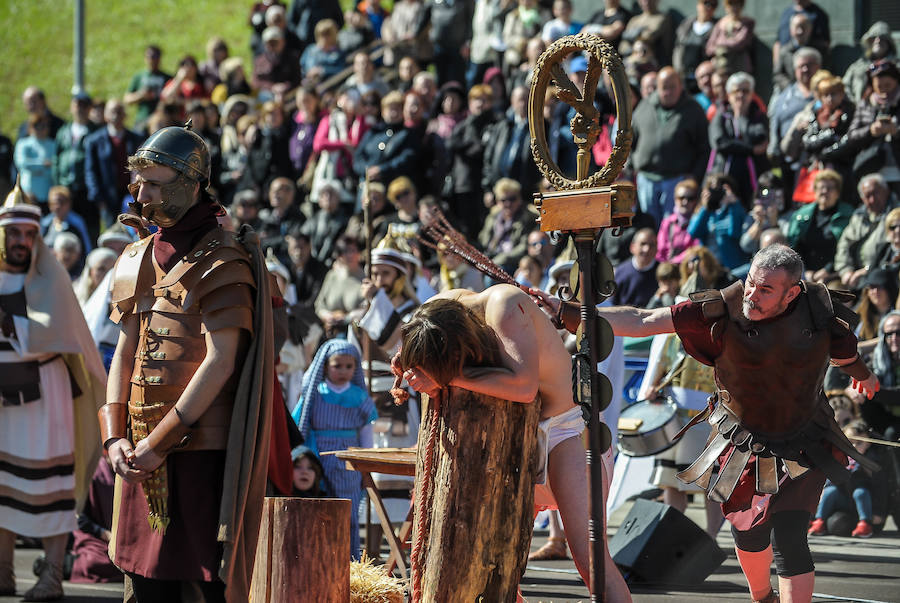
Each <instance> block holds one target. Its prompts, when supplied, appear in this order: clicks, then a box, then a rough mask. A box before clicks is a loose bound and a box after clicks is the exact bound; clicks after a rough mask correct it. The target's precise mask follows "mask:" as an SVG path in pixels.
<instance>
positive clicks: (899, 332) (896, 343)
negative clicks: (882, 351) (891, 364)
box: [884, 316, 900, 359]
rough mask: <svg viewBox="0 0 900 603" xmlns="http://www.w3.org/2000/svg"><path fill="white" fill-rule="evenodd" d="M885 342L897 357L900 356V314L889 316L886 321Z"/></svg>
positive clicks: (892, 354)
mask: <svg viewBox="0 0 900 603" xmlns="http://www.w3.org/2000/svg"><path fill="white" fill-rule="evenodd" d="M884 342H885V343H886V344H887V347H888V349H889V350H890V351H891V356H893V357H894V358H895V359H896V358H898V357H900V316H889V317H888V319H887V320H885V321H884Z"/></svg>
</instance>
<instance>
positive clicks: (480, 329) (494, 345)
mask: <svg viewBox="0 0 900 603" xmlns="http://www.w3.org/2000/svg"><path fill="white" fill-rule="evenodd" d="M401 332H402V333H403V345H402V347H401V348H400V358H399V363H400V366H401V368H403V370H406V369H409V368H413V367H421V368H422V369H423V370H424V371H425V372H427V373H428V374H429V375H431V377H432V378H434V380H435V381H436V382H437V383H438V385H440V386H441V387H446V386H447V385H448V384H449V383H450V381H451V380H452V379H453V378H454V377H456V376H457V375H459V374H461V373H462V370H463V367H466V366H499V365H500V364H501V362H500V358H501V356H500V344H499V342H498V341H497V336H496V334H495V333H494V331H493V329H491V328H490V327H488V326H487V324H485V322H484V320H482V319H481V318H479V317H478V316H477V315H476V314H475V313H474V312H472V310H470V309H469V308H467V307H466V306H464V305H463V304H461V303H460V302H458V301H456V300H454V299H433V300H431V301H429V302H428V303H426V304H424V305H422V306H420V307H419V308H418V309H417V310H416V311H415V312H414V313H413V315H412V318H411V319H410V321H409V322H408V323H406V324H405V325H403V327H402V329H401Z"/></svg>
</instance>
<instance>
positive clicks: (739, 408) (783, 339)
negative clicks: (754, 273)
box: [716, 283, 831, 436]
mask: <svg viewBox="0 0 900 603" xmlns="http://www.w3.org/2000/svg"><path fill="white" fill-rule="evenodd" d="M737 285H738V286H737V287H735V286H731V287H728V288H727V289H724V290H723V291H722V296H723V298H724V299H725V303H726V305H727V307H728V316H729V318H730V320H725V321H724V322H725V324H724V330H723V331H722V335H721V337H722V341H723V344H722V355H721V356H719V357H718V358H716V381H717V383H718V385H719V389H720V390H724V391H727V392H728V395H727V396H722V399H721V402H722V404H724V405H725V406H726V407H727V408H728V410H730V411H731V412H732V413H734V415H735V416H736V417H738V419H740V421H741V424H742V425H743V426H744V427H745V428H747V429H749V430H750V431H753V432H754V433H758V434H760V435H773V436H774V435H779V434H784V433H789V432H795V431H797V430H798V429H799V428H800V427H802V426H803V425H804V424H805V423H806V422H807V421H808V420H809V419H810V418H811V417H812V416H813V413H814V411H815V408H816V406H817V405H818V404H821V403H825V404H827V400H825V394H824V393H823V391H822V382H823V380H824V377H825V369H826V368H827V367H828V361H829V359H830V355H829V352H830V347H831V332H830V331H829V330H827V329H818V328H817V327H816V325H815V324H814V322H813V316H812V311H813V304H815V301H816V300H815V298H812V297H811V296H810V295H809V294H807V293H805V292H804V293H801V294H800V295H799V296H798V298H797V299H796V301H795V302H794V304H793V307H792V311H789V312H785V313H783V314H781V315H780V316H778V317H776V318H773V319H771V320H766V321H757V322H750V321H748V320H746V319H745V318H744V316H743V313H742V309H741V305H742V303H743V287H741V286H740V283H737ZM816 310H817V311H818V312H820V313H821V312H826V311H827V310H825V309H824V308H817V309H816ZM773 396H775V397H777V399H778V404H772V403H771V402H770V401H771V399H772V397H773ZM726 398H727V399H726Z"/></svg>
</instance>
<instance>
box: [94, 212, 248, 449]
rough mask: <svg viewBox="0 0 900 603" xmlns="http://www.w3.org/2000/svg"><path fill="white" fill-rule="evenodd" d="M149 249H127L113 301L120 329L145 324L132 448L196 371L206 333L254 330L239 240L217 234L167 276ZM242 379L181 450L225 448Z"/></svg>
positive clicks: (134, 383) (136, 371) (141, 244)
mask: <svg viewBox="0 0 900 603" xmlns="http://www.w3.org/2000/svg"><path fill="white" fill-rule="evenodd" d="M152 247H153V246H152V237H147V238H144V239H142V240H140V241H137V242H136V243H133V244H131V245H129V246H128V247H127V248H126V249H125V251H124V252H123V254H122V257H121V258H120V260H119V262H118V264H117V265H116V272H115V280H114V283H113V287H112V295H111V299H112V305H113V310H112V313H111V315H110V318H111V319H112V320H113V321H114V322H119V321H121V319H122V317H123V316H125V315H126V314H130V313H134V314H137V315H138V320H139V324H140V335H139V341H138V346H137V352H136V355H135V361H134V368H133V372H132V375H131V391H130V396H129V403H128V417H129V418H130V421H131V429H132V434H133V441H134V443H135V444H137V442H139V441H140V440H142V439H143V438H145V437H147V436H148V435H149V433H150V432H151V431H152V429H153V427H154V426H155V425H156V424H158V423H159V422H160V421H162V419H163V417H164V416H165V415H166V414H167V413H168V412H169V411H170V409H171V408H172V407H173V406H174V405H175V402H177V400H178V398H179V396H180V395H181V393H182V392H183V391H184V389H185V387H186V386H187V384H188V382H189V381H190V380H191V378H192V377H193V375H194V373H195V372H196V371H197V368H198V367H199V366H200V363H201V362H202V361H203V359H204V358H205V356H206V342H205V338H204V336H205V334H206V333H207V332H210V331H215V330H216V329H220V328H224V327H240V328H243V329H246V330H247V331H248V332H252V329H253V326H252V325H253V319H252V312H253V299H254V292H255V288H256V285H255V281H254V278H253V274H252V271H251V267H250V262H249V254H248V253H247V251H246V250H245V249H244V247H243V246H242V244H241V243H240V241H239V240H238V237H237V235H236V234H234V233H231V232H226V231H223V230H221V229H214V230H213V231H211V232H210V233H209V234H207V235H206V236H204V237H203V238H202V239H201V240H200V242H199V243H198V244H197V245H196V246H195V247H194V249H193V250H192V251H191V252H190V253H188V254H187V255H186V256H185V257H184V258H182V260H181V261H179V262H178V263H177V264H176V265H175V266H174V267H173V268H172V269H171V270H170V271H169V272H168V273H165V272H163V270H162V269H161V268H160V267H159V266H158V265H157V264H156V262H155V261H154V260H153V252H152ZM238 377H239V375H238V373H237V371H236V372H235V374H233V375H231V377H230V378H229V379H228V381H227V382H226V383H225V385H224V386H223V387H222V389H221V391H220V392H219V393H218V394H217V396H216V397H215V399H214V400H213V402H212V404H211V405H210V406H209V408H208V409H207V410H206V412H205V413H204V414H203V415H202V416H201V417H200V419H198V420H197V422H196V423H194V424H193V425H191V426H190V430H189V435H188V436H187V437H186V438H184V440H185V441H182V443H181V445H180V446H179V449H181V450H222V449H224V448H225V446H226V442H227V439H228V429H229V425H230V420H231V410H232V404H233V400H234V391H235V388H236V384H237V380H238ZM104 439H105V435H104ZM169 451H170V450H160V451H158V452H159V453H161V454H165V453H167V452H169Z"/></svg>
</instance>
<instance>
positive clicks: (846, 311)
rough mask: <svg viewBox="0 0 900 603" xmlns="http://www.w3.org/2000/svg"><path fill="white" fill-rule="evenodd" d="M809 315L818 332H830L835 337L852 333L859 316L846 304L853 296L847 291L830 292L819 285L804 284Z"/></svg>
mask: <svg viewBox="0 0 900 603" xmlns="http://www.w3.org/2000/svg"><path fill="white" fill-rule="evenodd" d="M805 285H806V291H807V299H808V300H809V309H810V314H811V315H812V319H813V323H814V324H815V326H816V329H818V330H830V331H832V332H833V333H834V334H835V335H841V334H843V333H845V332H846V331H848V330H849V331H854V330H855V329H856V326H857V325H858V324H859V316H858V315H857V314H856V312H854V311H853V310H851V309H850V308H849V307H848V306H847V305H845V304H847V303H849V302H852V301H853V299H854V296H853V295H852V294H850V293H849V292H847V291H832V290H830V289H828V288H827V287H825V285H823V284H821V283H805Z"/></svg>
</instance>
